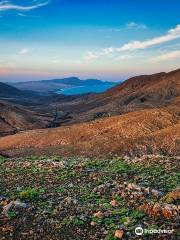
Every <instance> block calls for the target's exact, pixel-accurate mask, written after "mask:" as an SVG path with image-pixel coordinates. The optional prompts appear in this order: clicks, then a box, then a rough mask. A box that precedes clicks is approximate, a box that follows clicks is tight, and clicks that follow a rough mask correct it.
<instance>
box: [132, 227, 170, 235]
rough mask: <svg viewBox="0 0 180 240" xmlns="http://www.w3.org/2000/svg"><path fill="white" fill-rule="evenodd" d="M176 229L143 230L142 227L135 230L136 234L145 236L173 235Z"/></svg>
mask: <svg viewBox="0 0 180 240" xmlns="http://www.w3.org/2000/svg"><path fill="white" fill-rule="evenodd" d="M173 232H174V229H143V228H142V227H136V228H135V234H136V235H138V236H142V235H143V234H146V233H148V234H172V233H173Z"/></svg>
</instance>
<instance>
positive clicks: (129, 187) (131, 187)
mask: <svg viewBox="0 0 180 240" xmlns="http://www.w3.org/2000/svg"><path fill="white" fill-rule="evenodd" d="M127 189H129V190H136V191H141V187H139V186H138V185H136V184H134V183H129V184H128V185H127Z"/></svg>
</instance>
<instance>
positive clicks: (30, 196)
mask: <svg viewBox="0 0 180 240" xmlns="http://www.w3.org/2000/svg"><path fill="white" fill-rule="evenodd" d="M42 193H44V189H36V188H27V189H25V190H22V191H20V192H19V193H18V197H19V198H20V199H21V200H30V201H33V200H35V199H38V198H39V196H40V195H41V194H42Z"/></svg>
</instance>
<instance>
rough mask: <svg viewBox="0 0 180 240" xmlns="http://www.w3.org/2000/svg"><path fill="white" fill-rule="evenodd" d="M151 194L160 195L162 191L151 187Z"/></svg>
mask: <svg viewBox="0 0 180 240" xmlns="http://www.w3.org/2000/svg"><path fill="white" fill-rule="evenodd" d="M151 194H152V195H153V196H154V197H160V196H162V195H163V194H162V192H160V191H157V190H155V189H152V190H151Z"/></svg>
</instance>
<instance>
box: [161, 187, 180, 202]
mask: <svg viewBox="0 0 180 240" xmlns="http://www.w3.org/2000/svg"><path fill="white" fill-rule="evenodd" d="M162 200H163V201H164V202H166V203H176V202H178V201H179V200H180V188H179V187H177V188H176V189H174V190H173V191H172V192H169V193H168V194H166V195H165V196H164V197H163V198H162Z"/></svg>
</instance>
